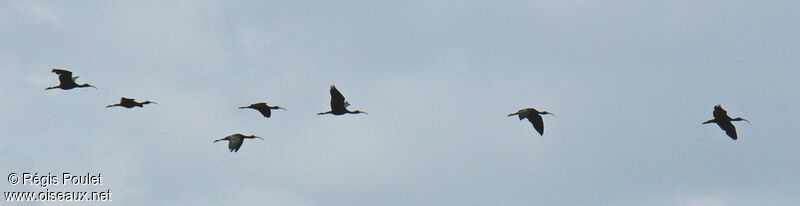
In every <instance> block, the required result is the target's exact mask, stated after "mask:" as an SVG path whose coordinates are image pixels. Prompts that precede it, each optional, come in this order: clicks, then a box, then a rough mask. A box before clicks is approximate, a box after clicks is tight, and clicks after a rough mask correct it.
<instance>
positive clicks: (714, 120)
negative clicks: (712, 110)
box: [703, 119, 717, 124]
mask: <svg viewBox="0 0 800 206" xmlns="http://www.w3.org/2000/svg"><path fill="white" fill-rule="evenodd" d="M709 123H717V119H709V120H708V121H705V122H703V124H709Z"/></svg>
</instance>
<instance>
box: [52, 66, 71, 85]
mask: <svg viewBox="0 0 800 206" xmlns="http://www.w3.org/2000/svg"><path fill="white" fill-rule="evenodd" d="M52 72H53V73H56V74H57V75H58V81H59V82H60V83H61V84H70V83H74V82H75V79H73V78H72V72H70V71H67V70H63V69H53V70H52Z"/></svg>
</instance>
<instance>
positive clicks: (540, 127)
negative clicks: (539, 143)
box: [508, 108, 556, 136]
mask: <svg viewBox="0 0 800 206" xmlns="http://www.w3.org/2000/svg"><path fill="white" fill-rule="evenodd" d="M542 114H549V115H553V116H554V117H555V116H556V115H554V114H553V113H550V112H547V111H541V112H540V111H538V110H536V109H534V108H525V109H520V110H519V111H517V112H516V113H513V114H509V115H508V116H509V117H510V116H514V115H517V116H519V120H522V119H526V118H527V119H528V121H530V122H531V124H533V128H534V129H536V131H537V132H539V135H542V136H544V121H543V120H542V116H541V115H542Z"/></svg>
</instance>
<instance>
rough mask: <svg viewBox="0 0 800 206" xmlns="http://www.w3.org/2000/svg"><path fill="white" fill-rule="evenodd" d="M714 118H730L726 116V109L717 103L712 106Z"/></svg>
mask: <svg viewBox="0 0 800 206" xmlns="http://www.w3.org/2000/svg"><path fill="white" fill-rule="evenodd" d="M714 119H717V120H724V119H730V117H728V111H725V109H722V106H720V105H717V106H714Z"/></svg>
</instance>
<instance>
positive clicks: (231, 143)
mask: <svg viewBox="0 0 800 206" xmlns="http://www.w3.org/2000/svg"><path fill="white" fill-rule="evenodd" d="M242 142H244V139H243V138H230V139H229V140H228V149H229V150H231V152H237V151H239V148H241V147H242Z"/></svg>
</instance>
